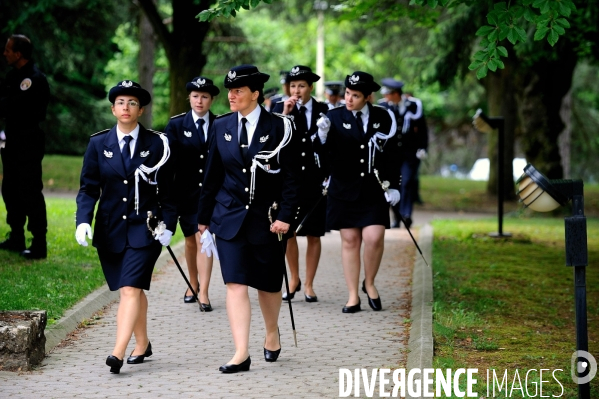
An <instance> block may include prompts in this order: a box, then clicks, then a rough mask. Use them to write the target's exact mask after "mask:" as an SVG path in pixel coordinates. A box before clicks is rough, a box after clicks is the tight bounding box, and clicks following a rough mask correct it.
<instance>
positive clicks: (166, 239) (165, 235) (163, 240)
mask: <svg viewBox="0 0 599 399" xmlns="http://www.w3.org/2000/svg"><path fill="white" fill-rule="evenodd" d="M172 237H173V232H172V231H170V230H164V232H162V234H159V235H157V236H156V237H154V239H155V240H158V242H160V244H162V246H164V247H166V246H167V245H169V244H170V243H171V238H172Z"/></svg>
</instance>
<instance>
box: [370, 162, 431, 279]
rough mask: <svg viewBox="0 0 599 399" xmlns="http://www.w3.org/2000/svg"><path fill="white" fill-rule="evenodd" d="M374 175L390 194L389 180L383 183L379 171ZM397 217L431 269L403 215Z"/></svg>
mask: <svg viewBox="0 0 599 399" xmlns="http://www.w3.org/2000/svg"><path fill="white" fill-rule="evenodd" d="M374 175H375V176H376V179H377V180H378V182H379V184H380V185H381V187H382V188H383V190H384V191H385V192H388V191H389V182H388V181H387V180H385V181H381V179H380V177H379V171H378V170H376V169H375V170H374ZM397 215H398V216H399V218H400V219H401V221H402V222H403V224H404V226H406V229H407V230H408V234H410V237H411V238H412V241H413V242H414V245H415V246H416V249H418V252H420V256H422V260H423V261H424V263H426V265H427V266H428V267H429V268H430V266H429V264H428V262H427V261H426V259H425V258H424V255H423V254H422V251H421V250H420V247H419V246H418V243H417V242H416V239H415V238H414V236H413V235H412V232H411V231H410V228H409V227H408V225H407V224H406V221H405V219H404V218H403V216H401V213H399V212H397Z"/></svg>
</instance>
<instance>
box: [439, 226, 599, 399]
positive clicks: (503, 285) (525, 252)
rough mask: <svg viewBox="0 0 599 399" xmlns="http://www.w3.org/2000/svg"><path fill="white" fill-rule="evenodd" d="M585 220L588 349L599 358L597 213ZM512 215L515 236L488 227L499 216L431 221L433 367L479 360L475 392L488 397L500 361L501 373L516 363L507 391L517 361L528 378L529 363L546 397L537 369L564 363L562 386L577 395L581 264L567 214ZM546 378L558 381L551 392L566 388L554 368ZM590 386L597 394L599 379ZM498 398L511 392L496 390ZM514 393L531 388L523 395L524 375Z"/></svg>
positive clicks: (550, 385) (511, 370) (547, 386)
mask: <svg viewBox="0 0 599 399" xmlns="http://www.w3.org/2000/svg"><path fill="white" fill-rule="evenodd" d="M587 222H588V226H587V232H588V250H589V267H587V273H586V275H587V306H588V312H587V313H588V334H589V349H590V350H589V352H590V353H592V354H594V355H595V356H596V357H597V354H598V353H599V268H598V266H599V221H598V220H597V219H589V220H588V221H587ZM508 223H509V231H510V232H511V233H513V234H514V236H513V238H511V239H493V238H489V237H488V236H487V233H488V232H490V231H494V228H495V227H496V221H495V220H494V219H489V220H488V221H484V220H480V221H455V220H454V221H435V222H434V223H433V226H434V243H433V254H434V255H433V256H434V266H433V267H434V269H433V270H434V280H433V281H434V282H433V283H434V307H433V311H434V320H433V329H434V342H435V347H434V360H433V366H434V367H435V368H441V369H446V368H451V369H456V368H462V367H464V368H478V369H479V371H478V375H477V376H478V377H479V384H478V387H477V388H478V390H475V392H478V394H479V395H482V396H483V397H487V396H486V395H487V389H486V387H487V385H486V370H487V369H495V370H496V373H497V375H498V376H499V380H501V379H502V378H503V374H504V372H505V371H506V370H507V371H508V381H509V389H508V394H509V393H510V390H511V387H512V385H513V379H514V378H515V371H516V369H517V370H518V371H519V377H520V379H521V382H522V385H524V384H525V376H526V371H527V370H530V369H536V370H537V372H536V373H534V372H531V374H530V375H529V382H528V389H529V393H530V397H540V395H539V394H537V395H536V396H535V395H534V389H535V386H534V385H533V381H534V382H537V383H538V382H539V374H538V370H539V369H541V368H543V369H551V371H553V369H562V370H563V372H557V373H556V377H557V379H558V380H559V381H560V383H561V384H562V385H563V386H564V391H565V392H564V394H563V396H561V397H562V398H576V397H577V386H576V385H575V384H574V383H573V382H572V379H571V377H570V368H571V367H570V357H571V355H572V353H573V352H574V351H575V349H576V338H575V313H574V289H573V286H574V283H573V268H571V267H567V266H565V252H564V251H565V249H564V221H563V219H559V218H534V219H519V218H510V219H508ZM492 375H493V374H492V371H491V377H492ZM543 380H544V381H550V382H548V383H544V384H543V395H548V397H549V396H551V395H555V396H556V397H557V396H559V395H560V393H561V388H560V386H559V385H558V384H557V383H556V382H555V380H554V379H553V377H552V375H551V372H545V374H544V375H543ZM490 386H491V387H492V385H490ZM591 386H592V393H591V397H592V398H599V378H595V379H594V380H593V381H592V382H591ZM504 389H505V385H504ZM490 393H492V392H490ZM504 395H505V392H504ZM489 397H493V396H492V395H490V396H489ZM495 397H497V398H499V397H501V398H504V397H509V396H501V395H499V393H498V390H497V391H496V396H495ZM511 397H518V398H520V397H529V396H524V395H522V394H521V391H520V389H518V384H517V383H516V390H515V391H513V393H512V396H511Z"/></svg>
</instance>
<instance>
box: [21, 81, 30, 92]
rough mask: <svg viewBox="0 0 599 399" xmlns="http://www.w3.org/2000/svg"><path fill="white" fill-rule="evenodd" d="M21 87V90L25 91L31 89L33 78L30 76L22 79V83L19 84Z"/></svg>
mask: <svg viewBox="0 0 599 399" xmlns="http://www.w3.org/2000/svg"><path fill="white" fill-rule="evenodd" d="M19 87H20V88H21V90H23V91H25V90H27V89H29V88H30V87H31V79H29V78H25V79H23V80H22V81H21V84H20V85H19Z"/></svg>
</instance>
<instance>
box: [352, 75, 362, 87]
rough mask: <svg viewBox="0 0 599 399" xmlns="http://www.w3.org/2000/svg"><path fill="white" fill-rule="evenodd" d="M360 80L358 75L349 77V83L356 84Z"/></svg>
mask: <svg viewBox="0 0 599 399" xmlns="http://www.w3.org/2000/svg"><path fill="white" fill-rule="evenodd" d="M359 80H360V77H359V76H356V75H352V76H350V77H349V83H351V84H353V85H355V84H356V83H358V81H359Z"/></svg>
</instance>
